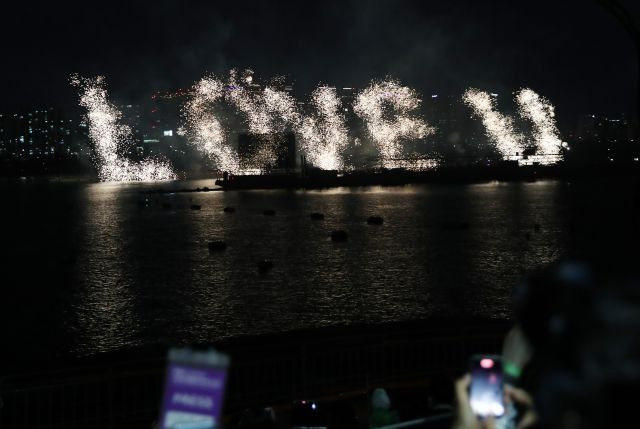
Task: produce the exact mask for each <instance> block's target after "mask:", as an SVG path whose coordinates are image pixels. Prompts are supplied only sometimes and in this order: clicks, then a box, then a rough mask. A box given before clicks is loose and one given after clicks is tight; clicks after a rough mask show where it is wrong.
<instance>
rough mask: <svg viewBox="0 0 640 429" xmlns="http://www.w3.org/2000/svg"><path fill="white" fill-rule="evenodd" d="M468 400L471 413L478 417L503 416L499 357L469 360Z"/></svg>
mask: <svg viewBox="0 0 640 429" xmlns="http://www.w3.org/2000/svg"><path fill="white" fill-rule="evenodd" d="M470 367H471V368H470V370H471V387H470V389H469V398H470V401H471V408H472V409H473V412H474V413H475V414H476V415H478V416H480V417H487V416H490V415H492V416H494V417H500V416H502V415H503V414H504V395H503V378H502V360H501V359H500V357H499V356H493V355H475V356H472V357H471V359H470Z"/></svg>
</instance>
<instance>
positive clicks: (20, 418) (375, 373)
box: [0, 323, 507, 429]
mask: <svg viewBox="0 0 640 429" xmlns="http://www.w3.org/2000/svg"><path fill="white" fill-rule="evenodd" d="M506 329H507V326H506V325H505V324H500V323H489V324H487V325H473V326H438V327H432V326H431V327H425V326H421V325H396V326H392V327H388V326H384V327H368V328H366V329H361V330H353V329H346V330H345V331H346V332H342V331H341V330H335V331H329V332H327V331H325V330H317V331H313V330H310V331H306V332H298V333H293V334H278V335H267V336H263V337H260V338H258V339H248V340H239V341H233V342H230V343H228V344H220V345H219V346H218V347H219V348H220V349H222V350H225V351H226V352H228V353H229V354H230V355H231V356H232V366H231V368H230V374H229V380H228V388H227V396H226V399H225V402H226V403H225V409H226V412H227V413H235V412H238V411H239V410H242V409H243V408H245V407H246V406H250V405H265V404H277V403H287V402H289V401H291V400H292V399H295V398H310V397H320V396H324V395H331V394H335V393H339V392H348V391H352V390H358V389H369V388H371V387H375V386H378V385H384V384H388V383H392V382H402V381H411V380H420V379H424V378H427V377H430V376H433V375H443V374H455V373H459V372H461V371H463V370H464V369H465V367H466V362H467V358H468V356H469V355H470V354H472V353H477V352H487V353H495V352H499V350H500V346H501V342H502V337H503V335H504V333H505V331H506ZM164 365H165V360H164V358H159V357H158V358H149V359H143V360H135V361H127V362H123V363H119V364H110V365H99V366H90V367H82V368H70V369H65V370H60V371H49V372H44V373H30V374H20V375H12V376H7V377H4V378H1V379H0V398H1V401H2V408H0V428H30V429H36V428H43V429H44V428H52V429H53V428H127V427H136V428H147V427H150V425H151V422H152V421H153V420H154V419H155V417H156V415H157V413H158V409H159V405H160V398H161V393H162V387H163V381H164Z"/></svg>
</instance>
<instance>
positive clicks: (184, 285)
mask: <svg viewBox="0 0 640 429" xmlns="http://www.w3.org/2000/svg"><path fill="white" fill-rule="evenodd" d="M205 185H207V183H205V182H190V183H186V184H185V183H179V184H177V183H176V184H172V185H167V184H127V185H122V184H82V183H37V182H36V183H31V182H23V183H16V182H7V183H2V184H1V188H0V189H2V192H3V195H4V196H3V200H4V207H3V212H4V214H3V219H4V221H3V224H4V225H5V227H6V232H5V240H4V242H5V249H8V250H9V253H10V256H9V257H8V258H5V259H4V261H5V263H6V265H7V267H6V268H7V269H6V270H5V273H6V275H5V276H4V278H5V279H6V280H7V281H5V282H4V284H3V286H2V287H3V288H4V298H3V306H2V310H3V312H2V325H3V331H4V333H3V340H4V341H6V343H7V344H13V345H16V347H17V349H18V351H16V353H15V356H14V357H15V358H19V357H20V354H25V353H31V352H33V351H37V352H38V353H41V354H42V355H43V356H56V355H67V354H70V355H87V354H93V353H96V352H101V351H111V350H117V349H120V348H124V347H131V346H137V345H144V344H150V343H158V342H168V343H186V342H203V341H210V340H214V339H217V338H223V337H229V336H235V335H242V334H256V333H263V332H271V331H283V330H290V329H294V328H301V327H315V326H326V325H332V324H348V323H354V322H381V321H390V320H404V319H417V318H425V317H429V316H433V315H482V316H487V317H494V318H508V317H510V302H511V301H510V296H511V290H512V287H513V285H514V284H515V282H516V281H517V280H518V279H519V278H520V277H521V275H522V274H523V273H525V272H527V271H528V270H530V269H531V268H533V267H536V266H538V265H541V264H544V263H547V262H550V261H554V260H556V259H558V258H560V257H562V256H563V255H565V254H567V253H568V252H570V251H571V250H572V249H576V248H578V247H583V246H587V247H589V246H593V247H594V248H595V247H600V246H602V243H603V237H605V236H607V235H609V234H610V233H609V232H607V233H602V234H600V235H598V233H597V232H595V233H594V232H592V231H593V230H596V231H597V230H601V229H602V228H601V227H602V225H607V224H608V221H607V220H606V219H607V216H609V215H610V214H611V213H610V210H620V212H621V213H624V210H627V208H628V207H627V206H628V205H629V204H630V201H631V199H629V198H627V196H626V193H624V192H617V193H612V192H610V189H612V188H611V186H612V185H611V184H609V185H607V184H604V183H597V184H593V183H591V184H589V183H586V184H581V185H575V184H569V183H564V182H554V181H546V182H536V183H508V184H504V183H489V184H477V185H456V186H435V185H422V186H404V187H389V188H380V187H369V188H338V189H329V190H322V191H289V190H275V191H237V192H208V193H175V194H148V191H150V190H153V189H155V188H158V187H165V188H166V187H167V186H174V187H176V188H177V187H183V186H186V187H196V186H205ZM615 188H616V189H618V190H619V189H621V188H624V184H622V185H621V184H616V185H615ZM145 198H149V200H150V204H149V206H148V207H145V206H143V205H141V204H140V203H141V202H142V201H144V199H145ZM603 202H606V204H604V203H603ZM164 203H170V204H171V206H172V208H170V209H168V208H165V207H163V204H164ZM191 204H200V205H201V206H202V209H201V210H190V209H189V206H190V205H191ZM603 204H604V205H608V206H607V207H606V208H602V207H603ZM225 206H234V207H235V208H236V211H235V213H224V212H223V207H225ZM264 209H274V210H275V211H276V215H275V216H264V215H263V214H262V212H263V210H264ZM594 210H595V211H594ZM311 212H322V213H324V214H325V216H326V217H325V220H324V221H313V220H311V219H310V217H309V214H310V213H311ZM620 212H619V213H620ZM577 214H579V216H577ZM370 215H380V216H383V217H384V224H383V225H368V224H367V223H366V221H365V220H366V218H367V217H368V216H370ZM576 218H580V219H581V220H580V221H579V222H577V223H576V221H575V219H576ZM620 222H621V224H622V225H624V224H625V222H630V221H629V219H626V218H624V219H622V220H621V221H620ZM452 223H453V224H454V227H450V226H451V224H452ZM456 223H457V224H460V223H461V224H462V225H464V224H465V223H468V228H459V227H455V224H456ZM536 225H538V227H536ZM607 228H611V226H610V225H609V226H607ZM334 229H344V230H347V231H348V232H349V234H350V236H349V239H348V240H347V241H346V242H343V243H334V242H332V241H331V240H330V238H329V236H328V234H329V232H330V231H331V230H334ZM576 230H577V231H578V234H577V235H576V234H575V231H576ZM572 232H574V233H572ZM588 234H596V235H595V236H592V237H591V238H590V237H589V236H588ZM576 236H577V237H578V238H575V237H576ZM214 239H215V240H225V241H226V242H227V244H228V248H227V250H226V251H225V252H220V253H213V254H212V253H209V251H208V249H207V242H208V241H209V240H214ZM592 239H593V240H595V241H593V242H592ZM605 241H606V240H605ZM262 258H269V259H271V260H272V261H273V262H274V268H273V270H272V271H271V272H268V273H266V274H261V273H259V272H258V270H257V268H256V262H257V261H258V260H260V259H262Z"/></svg>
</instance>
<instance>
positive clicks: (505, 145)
mask: <svg viewBox="0 0 640 429" xmlns="http://www.w3.org/2000/svg"><path fill="white" fill-rule="evenodd" d="M462 101H463V102H464V103H465V104H466V105H467V106H469V107H471V109H472V110H473V113H474V115H475V116H477V117H478V118H480V119H481V120H482V124H483V125H484V128H485V132H486V133H487V137H488V138H489V140H490V141H491V142H493V143H494V144H495V147H496V149H497V150H498V152H500V155H501V156H502V157H503V158H504V159H517V158H518V157H519V154H520V153H522V150H523V149H524V147H523V136H522V135H521V134H520V133H518V132H517V131H516V127H515V125H514V121H513V119H512V118H511V117H510V116H507V115H503V114H502V113H500V112H498V110H497V108H496V102H495V99H494V98H493V97H492V96H491V95H490V94H489V93H488V92H485V91H480V90H478V89H475V88H469V89H467V90H466V91H465V92H464V94H463V95H462Z"/></svg>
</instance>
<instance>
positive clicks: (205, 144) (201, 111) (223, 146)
mask: <svg viewBox="0 0 640 429" xmlns="http://www.w3.org/2000/svg"><path fill="white" fill-rule="evenodd" d="M223 97H224V84H223V83H222V82H221V81H219V80H218V79H216V78H215V77H205V78H203V79H201V80H200V81H199V82H197V83H196V84H195V85H194V87H193V91H192V96H191V99H189V100H188V101H187V102H186V103H185V105H184V106H183V116H184V118H185V122H186V123H185V127H184V134H185V135H186V136H187V138H188V140H189V141H190V142H191V144H193V145H194V146H196V147H197V148H198V150H200V151H201V152H202V153H204V154H205V155H206V156H207V157H209V159H211V160H212V161H213V162H215V163H216V165H217V167H218V168H219V169H220V170H223V171H228V172H230V173H235V174H238V173H240V162H239V159H238V156H237V154H236V152H235V150H234V149H233V148H232V147H231V146H229V145H228V144H227V143H226V138H225V133H224V129H223V127H222V124H221V123H220V121H219V120H218V118H217V117H216V115H215V114H214V113H213V112H212V106H213V105H214V104H215V103H217V102H219V101H220V100H222V99H223Z"/></svg>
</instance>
